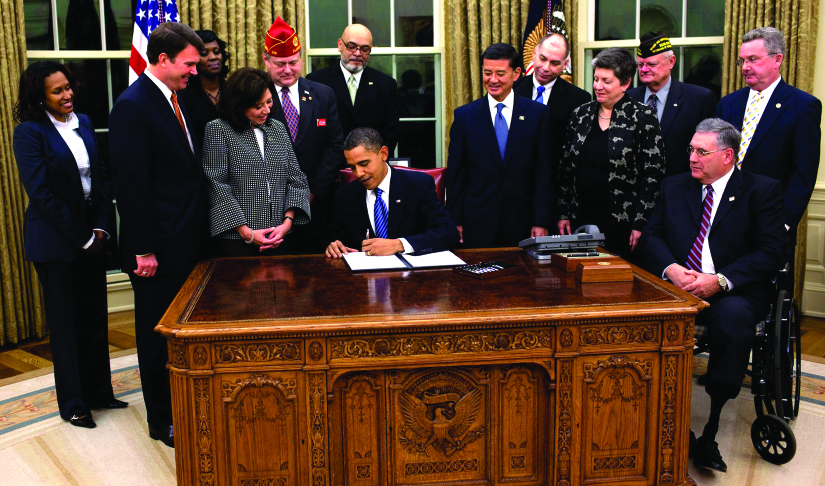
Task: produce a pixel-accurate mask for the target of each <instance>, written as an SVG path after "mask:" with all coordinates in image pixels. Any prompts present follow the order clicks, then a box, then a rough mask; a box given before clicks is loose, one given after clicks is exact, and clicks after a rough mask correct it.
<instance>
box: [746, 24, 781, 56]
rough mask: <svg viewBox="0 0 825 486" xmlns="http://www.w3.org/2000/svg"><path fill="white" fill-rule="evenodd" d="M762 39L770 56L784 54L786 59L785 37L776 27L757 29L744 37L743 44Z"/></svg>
mask: <svg viewBox="0 0 825 486" xmlns="http://www.w3.org/2000/svg"><path fill="white" fill-rule="evenodd" d="M759 39H762V40H763V41H765V50H766V51H768V54H782V57H783V58H784V57H785V36H783V35H782V31H781V30H779V29H777V28H776V27H757V28H755V29H753V30H752V31H750V32H748V33H747V34H745V35H743V36H742V44H744V43H745V42H751V41H755V40H759Z"/></svg>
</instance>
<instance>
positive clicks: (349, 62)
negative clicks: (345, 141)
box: [307, 24, 399, 157]
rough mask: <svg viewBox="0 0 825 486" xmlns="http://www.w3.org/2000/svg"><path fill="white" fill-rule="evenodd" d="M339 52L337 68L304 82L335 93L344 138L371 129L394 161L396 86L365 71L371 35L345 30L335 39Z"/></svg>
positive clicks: (381, 75) (365, 31)
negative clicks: (358, 130) (325, 87)
mask: <svg viewBox="0 0 825 486" xmlns="http://www.w3.org/2000/svg"><path fill="white" fill-rule="evenodd" d="M338 52H340V53H341V63H340V64H338V65H335V66H330V67H327V68H324V69H320V70H318V71H313V72H311V73H309V74H308V75H307V79H309V80H311V81H317V82H319V83H321V84H325V85H327V86H329V87H330V88H332V89H333V91H335V96H336V97H337V98H338V113H339V115H340V117H341V126H342V127H343V129H344V138H346V137H347V135H349V133H350V132H351V131H353V130H354V129H356V128H359V127H370V128H374V129H375V130H377V131H378V133H379V134H381V138H382V139H383V140H384V145H386V146H387V148H388V149H389V153H390V157H393V156H394V155H393V154H394V153H395V146H396V144H397V143H398V117H399V111H398V86H397V84H396V82H395V80H394V79H393V78H391V77H389V76H387V75H386V74H384V73H382V72H380V71H376V70H375V69H373V68H371V67H368V64H369V61H370V52H372V33H371V32H370V30H369V29H368V28H366V27H365V26H363V25H361V24H352V25H349V26H347V28H346V29H344V33H343V34H341V38H339V39H338ZM336 64H337V63H336Z"/></svg>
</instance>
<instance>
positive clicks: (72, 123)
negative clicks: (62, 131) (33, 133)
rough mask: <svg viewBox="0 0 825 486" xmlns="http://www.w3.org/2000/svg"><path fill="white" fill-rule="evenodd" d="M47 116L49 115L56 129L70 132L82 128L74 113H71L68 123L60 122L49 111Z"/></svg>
mask: <svg viewBox="0 0 825 486" xmlns="http://www.w3.org/2000/svg"><path fill="white" fill-rule="evenodd" d="M46 114H47V115H49V120H51V122H52V124H53V125H54V126H55V128H68V129H69V130H75V129H77V128H79V127H80V119H79V118H78V117H77V115H75V114H74V112H71V113H69V121H67V122H64V121H60V120H58V119H57V118H55V117H53V116H52V114H51V113H49V112H48V111H47V112H46Z"/></svg>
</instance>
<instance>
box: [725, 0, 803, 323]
mask: <svg viewBox="0 0 825 486" xmlns="http://www.w3.org/2000/svg"><path fill="white" fill-rule="evenodd" d="M757 27H776V28H777V29H779V30H781V31H782V33H783V34H784V35H785V43H786V44H787V49H786V51H787V52H786V56H785V59H784V60H783V61H782V68H781V73H782V79H784V80H785V82H787V83H788V84H790V85H792V86H796V87H797V88H799V89H801V90H803V91H806V92H808V93H810V92H811V91H812V90H813V86H814V72H815V67H816V66H815V65H816V35H817V31H818V28H819V0H774V1H765V0H727V2H726V3H725V40H724V42H723V53H724V54H723V62H722V65H723V66H725V68H724V70H723V71H722V95H723V96H724V95H726V94H728V93H732V92H733V91H736V90H737V89H739V88H742V87H744V86H745V81H744V79H742V73H741V71H740V69H739V66H737V65H736V59H738V58H739V46H740V44H741V43H742V36H743V35H744V34H745V33H747V32H748V31H750V30H753V29H755V28H757ZM807 240H808V213H807V212H806V213H805V216H803V217H802V221H801V222H800V223H799V227H798V228H797V247H796V259H795V262H794V267H795V272H796V273H795V285H794V287H795V288H796V292H795V295H796V298H797V300H799V301H800V307H801V301H802V288H803V284H804V282H805V259H806V258H805V255H806V252H807V243H808V241H807Z"/></svg>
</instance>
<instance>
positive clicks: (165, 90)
mask: <svg viewBox="0 0 825 486" xmlns="http://www.w3.org/2000/svg"><path fill="white" fill-rule="evenodd" d="M143 72H144V73H146V77H147V78H149V79H151V80H152V82H153V83H155V85H156V86H157V87H158V89H160V92H161V93H163V97H164V98H166V99H167V100H168V101H169V103H171V102H172V101H171V100H172V90H171V89H169V86H166V84H164V83H163V81H161V80H160V79H158V78H156V77H155V75H154V74H152V73H151V72H150V71H149V69H148V68H147V69H145V70H144V71H143Z"/></svg>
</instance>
